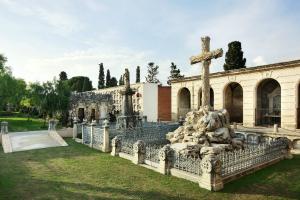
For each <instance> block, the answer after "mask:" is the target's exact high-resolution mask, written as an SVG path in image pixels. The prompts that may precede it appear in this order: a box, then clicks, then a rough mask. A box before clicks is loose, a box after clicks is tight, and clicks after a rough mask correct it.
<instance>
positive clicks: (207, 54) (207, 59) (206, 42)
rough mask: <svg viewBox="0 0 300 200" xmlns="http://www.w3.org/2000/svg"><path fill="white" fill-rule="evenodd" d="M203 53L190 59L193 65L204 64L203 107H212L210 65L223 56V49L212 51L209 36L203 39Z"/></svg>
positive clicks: (202, 77)
mask: <svg viewBox="0 0 300 200" xmlns="http://www.w3.org/2000/svg"><path fill="white" fill-rule="evenodd" d="M201 40H202V53H201V54H200V55H197V56H192V57H191V58H190V61H191V64H192V65H193V64H196V63H199V62H202V76H201V79H202V106H208V108H209V107H210V103H209V93H210V85H209V65H210V63H211V60H212V59H213V58H215V59H216V58H219V57H222V55H223V50H222V49H217V50H215V51H209V50H210V48H209V47H210V38H209V37H208V36H205V37H202V38H201Z"/></svg>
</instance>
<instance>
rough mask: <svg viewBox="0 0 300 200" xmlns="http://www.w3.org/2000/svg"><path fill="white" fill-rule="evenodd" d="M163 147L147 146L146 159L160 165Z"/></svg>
mask: <svg viewBox="0 0 300 200" xmlns="http://www.w3.org/2000/svg"><path fill="white" fill-rule="evenodd" d="M162 147H163V145H157V144H146V153H145V159H146V160H149V161H151V162H155V163H159V150H160V149H161V148H162Z"/></svg>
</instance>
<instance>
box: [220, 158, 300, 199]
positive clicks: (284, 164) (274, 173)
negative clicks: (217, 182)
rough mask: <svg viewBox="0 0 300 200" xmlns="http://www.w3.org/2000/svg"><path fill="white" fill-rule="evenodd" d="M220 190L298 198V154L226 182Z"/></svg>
mask: <svg viewBox="0 0 300 200" xmlns="http://www.w3.org/2000/svg"><path fill="white" fill-rule="evenodd" d="M220 192H221V193H231V194H232V193H234V194H250V195H251V194H252V195H253V194H256V195H265V196H276V197H281V198H292V199H300V155H295V156H294V158H293V159H290V160H282V161H280V162H278V163H276V164H274V165H272V166H269V167H267V168H264V169H261V170H259V171H257V172H255V173H253V174H250V175H248V176H245V177H242V178H240V179H238V180H235V181H233V182H230V183H227V184H225V187H224V189H223V190H222V191H220Z"/></svg>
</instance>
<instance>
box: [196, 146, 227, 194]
mask: <svg viewBox="0 0 300 200" xmlns="http://www.w3.org/2000/svg"><path fill="white" fill-rule="evenodd" d="M200 153H201V154H202V155H203V158H202V161H201V171H202V174H201V176H200V179H199V186H200V187H201V188H205V189H208V190H211V191H218V190H221V189H222V188H223V181H222V177H221V169H222V162H221V160H220V159H219V158H218V157H217V154H219V153H220V149H218V148H214V147H202V149H201V152H200Z"/></svg>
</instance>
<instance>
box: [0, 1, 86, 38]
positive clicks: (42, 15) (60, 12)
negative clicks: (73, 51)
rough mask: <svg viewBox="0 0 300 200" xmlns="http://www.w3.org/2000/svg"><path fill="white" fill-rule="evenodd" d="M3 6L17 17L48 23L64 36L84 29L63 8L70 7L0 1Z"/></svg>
mask: <svg viewBox="0 0 300 200" xmlns="http://www.w3.org/2000/svg"><path fill="white" fill-rule="evenodd" d="M60 3H62V2H60ZM1 4H2V6H5V7H6V8H7V9H8V10H10V11H11V12H13V13H15V14H17V15H21V16H25V17H33V18H34V19H38V20H40V21H42V22H44V23H46V24H47V25H49V26H51V27H52V28H53V29H52V31H53V32H54V33H57V34H60V35H63V36H66V35H68V34H70V33H72V32H75V31H79V30H81V29H83V23H80V21H79V20H78V18H77V17H76V16H75V15H71V14H68V13H67V9H64V8H63V7H64V6H65V7H67V6H68V5H59V4H57V6H48V5H47V4H44V5H43V4H42V3H40V4H34V3H28V1H10V0H0V5H1ZM51 5H53V4H51ZM54 5H55V4H54Z"/></svg>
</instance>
